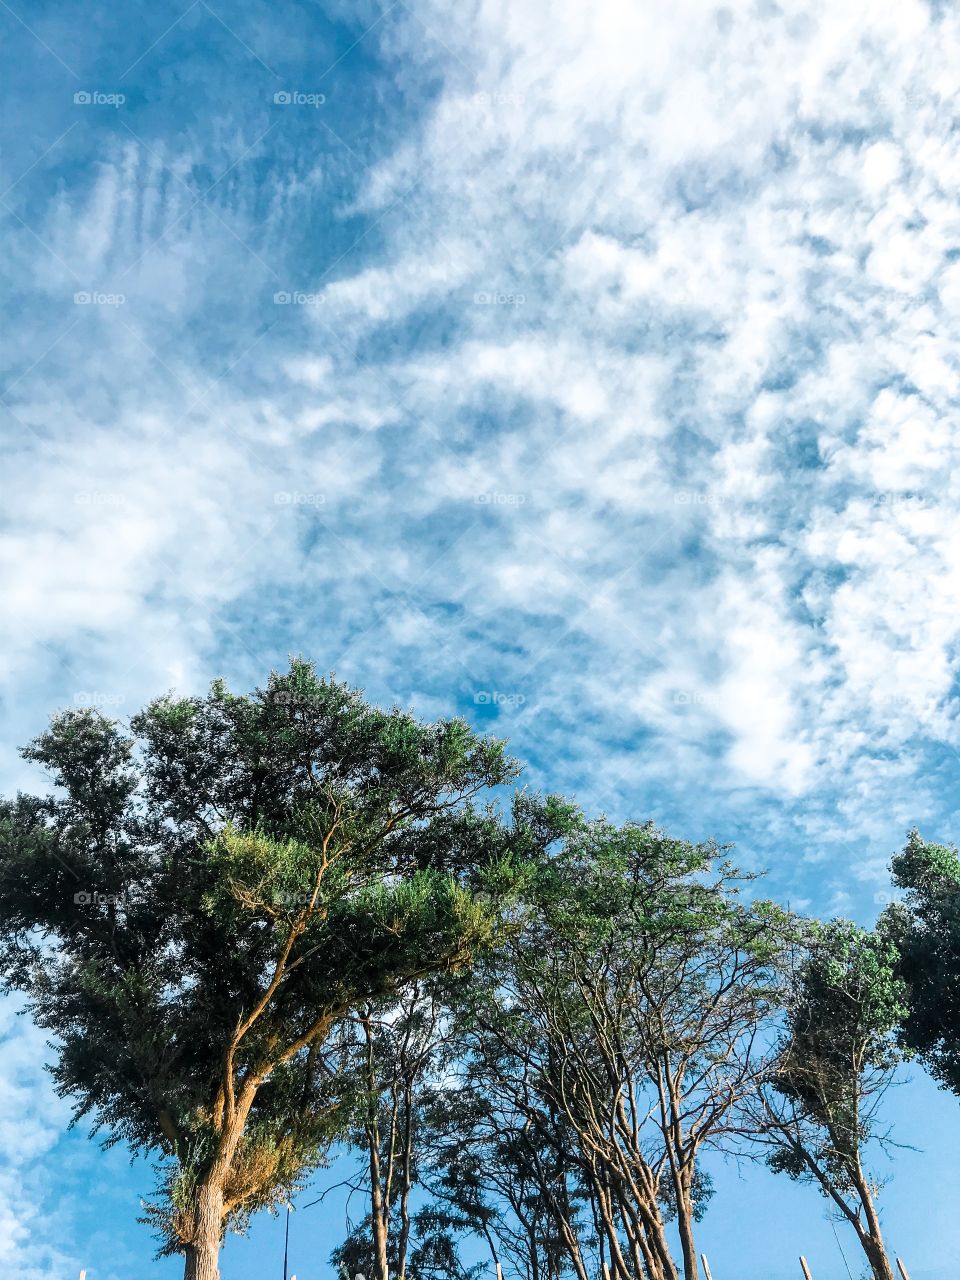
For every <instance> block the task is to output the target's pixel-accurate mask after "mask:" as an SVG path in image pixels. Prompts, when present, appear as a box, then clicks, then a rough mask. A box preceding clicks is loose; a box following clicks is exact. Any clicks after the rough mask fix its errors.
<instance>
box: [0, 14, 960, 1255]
mask: <svg viewBox="0 0 960 1280" xmlns="http://www.w3.org/2000/svg"><path fill="white" fill-rule="evenodd" d="M0 31H2V46H0V48H2V52H0V60H2V83H3V85H4V90H5V98H6V109H5V111H4V115H3V119H4V126H3V140H2V141H3V146H2V157H3V168H2V180H0V199H2V203H0V217H2V235H3V246H2V249H3V251H2V254H0V272H2V274H3V277H4V286H5V295H6V299H7V301H6V305H5V315H6V321H7V324H6V326H5V329H6V334H5V341H4V343H3V346H2V350H0V360H2V390H0V421H2V431H3V438H4V454H5V479H6V485H5V495H4V496H5V501H4V504H3V514H2V519H3V529H2V533H0V561H2V572H3V580H4V583H5V604H6V608H5V610H4V618H3V621H2V623H0V626H2V627H3V637H2V642H0V681H2V687H0V699H2V701H0V713H2V718H3V733H2V735H0V741H2V749H0V778H2V784H3V786H4V788H5V789H6V790H10V789H13V788H15V787H16V786H29V787H36V786H37V785H38V783H39V780H38V779H37V777H36V776H35V775H34V773H33V771H32V770H31V769H29V768H28V767H27V766H26V765H25V764H24V763H23V762H22V761H20V760H19V759H18V757H17V754H16V746H17V745H18V744H22V743H23V742H25V741H26V740H27V739H28V738H29V737H31V736H32V735H33V734H34V733H35V732H36V731H38V729H39V728H40V727H41V726H42V724H43V722H44V720H45V719H46V717H47V715H48V714H49V712H50V711H51V710H52V709H54V708H57V707H62V706H68V705H74V704H76V703H79V702H90V701H94V702H96V703H99V704H100V705H102V706H103V707H104V708H105V709H108V710H109V709H112V710H114V711H115V712H116V714H117V715H119V716H121V717H122V716H125V715H129V714H130V713H131V712H132V711H133V710H134V709H135V708H136V707H137V706H139V705H140V704H141V703H142V701H144V700H145V699H146V698H147V697H149V696H151V695H152V694H154V693H156V692H158V691H161V690H165V689H168V688H178V689H182V690H197V689H200V688H202V687H204V686H205V685H206V683H207V682H208V681H209V679H210V678H212V677H213V676H214V675H218V674H224V675H226V676H227V677H228V679H229V680H230V681H231V682H233V683H234V684H235V685H237V686H238V687H250V686H252V685H254V684H256V683H258V682H261V681H262V680H263V678H264V676H265V674H266V672H267V671H268V670H269V669H270V667H271V666H275V665H278V664H282V663H284V662H285V660H286V657H287V655H288V654H290V653H304V654H307V655H309V656H311V657H313V658H314V659H315V660H316V661H317V662H318V664H319V665H320V667H321V668H324V669H335V670H336V672H337V674H338V675H339V676H341V677H343V678H346V679H349V680H350V681H352V682H354V683H357V684H360V685H362V686H363V687H365V688H366V690H367V691H368V693H369V694H370V695H371V697H373V698H374V699H377V700H380V701H383V702H393V701H398V702H401V703H403V704H410V705H412V706H414V707H415V708H417V709H418V710H419V711H420V712H421V713H423V714H424V715H442V714H449V713H451V712H459V713H462V714H464V715H466V716H467V717H468V718H469V719H470V720H471V721H472V722H473V723H475V724H476V725H478V726H482V727H483V728H487V729H490V730H493V731H495V732H497V733H498V734H504V735H506V736H508V737H509V739H510V741H511V743H512V745H513V747H514V749H515V751H516V752H517V753H518V754H519V755H520V756H521V757H522V758H524V759H525V760H526V761H528V763H529V768H528V775H527V776H528V780H529V781H530V783H531V784H532V785H536V786H539V787H544V788H552V789H560V790H564V791H567V792H569V793H572V794H574V795H576V796H577V797H579V798H580V799H581V800H582V802H583V803H584V804H585V805H586V806H587V807H588V808H589V809H591V810H594V811H598V810H604V811H606V812H608V813H609V814H610V815H611V816H614V817H617V818H625V817H634V818H647V817H652V818H654V819H656V820H658V821H660V822H662V823H664V824H665V825H666V826H667V827H669V829H670V830H672V831H674V832H676V833H677V834H682V835H685V836H689V837H691V838H701V837H706V836H716V837H717V838H718V839H720V840H723V841H735V842H736V844H737V848H738V856H739V858H740V860H741V861H743V862H745V863H746V864H748V865H750V866H753V867H767V868H769V870H770V875H771V888H772V889H773V891H775V892H776V893H777V894H779V895H780V896H781V897H783V898H784V899H789V900H790V901H791V903H792V904H793V905H794V906H797V907H801V908H805V909H809V910H811V911H817V912H821V913H832V912H845V913H849V914H852V915H854V916H856V917H857V918H860V919H864V920H868V919H871V918H872V917H873V915H874V914H875V912H876V910H877V908H878V906H879V905H881V904H882V903H883V902H884V901H886V897H885V895H886V891H887V880H886V872H885V867H886V863H887V861H888V859H889V856H890V854H891V853H892V852H893V851H894V850H895V849H896V848H897V846H898V845H899V844H900V843H902V840H903V836H904V833H905V831H906V830H907V829H908V828H909V827H910V826H912V825H914V824H916V825H919V826H920V827H921V828H922V829H923V830H924V832H925V833H927V834H929V835H931V836H936V837H939V838H944V839H949V838H951V837H952V836H954V835H955V833H956V829H957V820H956V819H957V815H956V812H955V810H956V800H955V797H956V794H957V793H956V784H957V780H958V776H960V760H958V755H957V746H958V742H960V733H958V725H957V717H956V697H955V682H956V678H957V666H958V647H957V636H958V626H957V620H956V619H957V610H956V598H957V591H958V586H960V579H958V569H957V565H958V563H960V560H958V549H960V516H958V514H957V513H958V509H960V504H958V501H957V496H958V495H957V486H958V483H960V482H958V480H957V478H956V476H955V474H954V467H953V463H954V456H955V452H956V449H957V444H956V442H955V428H954V421H955V417H956V409H957V404H958V397H960V391H958V385H957V371H958V356H957V352H956V349H955V344H954V342H953V341H952V335H953V330H954V328H955V326H956V322H957V319H958V316H960V205H958V201H957V194H956V192H957V187H958V179H960V131H958V130H957V119H958V117H960V71H958V68H960V17H958V15H957V13H956V11H954V10H951V8H950V7H949V6H943V5H936V4H929V5H928V4H923V3H917V2H915V0H904V2H902V3H897V4H895V5H894V4H889V5H886V6H879V7H878V6H876V5H869V4H866V3H857V2H851V3H846V4H843V5H835V4H833V5H831V4H827V3H826V2H825V0H824V3H810V4H803V5H801V4H787V5H783V6H779V5H777V4H775V3H772V2H770V3H731V4H727V5H724V6H722V7H714V6H712V5H711V4H708V3H706V2H705V0H697V2H696V3H688V2H686V0H681V2H680V3H678V4H675V5H671V6H663V5H659V4H653V3H652V2H645V3H642V4H637V5H624V4H622V3H620V2H619V0H597V2H596V3H595V4H593V5H590V6H586V5H582V4H576V3H572V2H567V0H558V3H556V4H554V5H549V6H547V5H540V4H536V3H533V0H521V2H519V3H518V2H517V0H514V2H513V3H508V2H507V0H483V2H480V3H473V2H470V3H462V4H459V5H456V6H450V5H445V4H443V3H441V2H440V0H422V2H421V0H416V2H414V0H410V2H409V3H408V2H407V0H401V2H398V3H394V4H389V5H385V4H365V3H354V4H350V5H347V4H336V3H335V4H326V5H319V4H316V5H315V4H305V3H304V4H299V5H280V6H278V5H271V4H267V3H248V2H246V0H239V2H237V3H233V4H231V5H229V6H227V5H226V4H220V3H217V4H215V5H208V4H207V3H206V2H205V0H196V2H195V3H192V4H188V2H187V0H180V3H178V4H176V5H170V4H165V3H154V4H150V5H147V4H141V3H133V2H128V3H126V4H124V5H114V4H106V3H103V0H92V2H90V3H85V4H79V3H59V4H48V3H44V2H43V0H35V2H34V3H32V4H31V5H29V6H28V5H26V4H25V3H23V2H22V0H16V2H14V3H10V4H7V3H6V0H2V2H0ZM84 299H87V300H84ZM0 1035H2V1048H0V1137H2V1139H3V1141H2V1142H0V1150H2V1151H3V1152H4V1154H3V1156H0V1261H2V1262H3V1263H5V1264H6V1265H5V1270H6V1271H7V1272H8V1273H10V1274H13V1273H17V1274H19V1275H21V1276H22V1277H24V1278H25V1280H52V1278H53V1277H55V1276H56V1277H60V1276H70V1275H72V1274H74V1273H75V1271H76V1268H77V1267H78V1266H79V1265H86V1266H87V1267H88V1268H89V1269H90V1270H89V1272H88V1274H89V1276H90V1280H124V1278H129V1277H139V1276H144V1277H148V1276H157V1277H161V1276H164V1275H173V1274H176V1272H177V1268H176V1266H175V1265H172V1264H171V1265H168V1264H153V1263H149V1262H148V1261H146V1260H145V1256H146V1246H147V1245H148V1240H147V1237H146V1235H145V1233H144V1229H143V1228H139V1227H137V1226H136V1225H135V1223H134V1219H135V1216H136V1212H137V1199H136V1197H137V1195H138V1194H140V1193H143V1194H146V1193H147V1192H148V1191H149V1187H150V1175H149V1171H148V1170H146V1169H144V1168H142V1167H141V1166H139V1165H137V1166H134V1167H133V1168H132V1169H131V1168H130V1167H129V1166H128V1165H127V1163H126V1161H125V1159H124V1157H123V1156H122V1154H121V1153H120V1152H114V1153H112V1154H111V1155H109V1156H106V1157H104V1156H101V1155H99V1154H97V1152H96V1150H95V1148H93V1147H92V1146H91V1144H89V1143H87V1142H86V1140H85V1138H84V1137H83V1136H82V1135H79V1134H78V1135H75V1136H73V1137H68V1138H64V1137H63V1136H62V1135H61V1128H62V1121H63V1116H64V1107H63V1105H62V1104H60V1103H58V1102H56V1100H55V1099H52V1098H51V1097H50V1094H49V1089H48V1087H47V1083H46V1081H45V1079H44V1076H43V1072H42V1069H41V1063H42V1060H43V1057H44V1049H43V1045H42V1040H41V1038H40V1037H38V1036H37V1035H36V1034H35V1033H34V1032H32V1031H31V1029H30V1028H29V1026H28V1025H27V1024H26V1023H25V1022H24V1020H22V1019H19V1020H18V1019H16V1018H15V1017H14V1016H13V1009H12V1007H11V1006H9V1005H8V1006H4V1008H3V1011H2V1012H0ZM914 1075H915V1076H919V1073H918V1072H914ZM893 1112H894V1113H895V1115H896V1117H897V1120H898V1122H899V1127H898V1130H897V1135H898V1136H899V1137H901V1138H902V1140H903V1141H905V1142H914V1143H915V1144H916V1145H917V1146H920V1147H923V1148H924V1149H925V1151H924V1153H923V1154H920V1153H913V1154H911V1153H909V1152H908V1153H904V1155H903V1158H902V1160H899V1161H898V1162H897V1166H896V1175H895V1177H894V1179H893V1181H892V1182H891V1185H890V1187H889V1189H888V1191H887V1193H886V1200H887V1205H888V1209H887V1214H888V1221H889V1223H890V1225H891V1231H892V1233H893V1235H892V1238H893V1243H894V1245H895V1246H898V1247H900V1248H901V1249H902V1251H903V1253H904V1256H905V1258H906V1259H907V1261H908V1263H909V1264H910V1266H911V1274H912V1276H913V1280H941V1277H945V1276H946V1274H947V1271H946V1267H947V1259H948V1258H952V1257H953V1256H955V1251H956V1249H957V1247H958V1246H960V1234H958V1231H960V1228H958V1226H957V1223H956V1219H955V1215H954V1213H953V1205H954V1204H955V1203H956V1199H957V1192H958V1190H960V1186H958V1175H957V1173H956V1169H955V1158H954V1152H955V1150H956V1146H957V1142H958V1140H960V1105H958V1104H957V1103H956V1102H955V1101H954V1100H953V1099H951V1098H948V1097H945V1096H943V1095H942V1094H938V1093H937V1092H936V1091H935V1090H934V1089H933V1087H932V1086H930V1085H929V1084H928V1083H925V1082H923V1081H922V1080H919V1079H918V1080H917V1082H916V1083H915V1084H914V1085H913V1086H911V1087H910V1089H904V1090H902V1091H900V1092H899V1094H898V1095H897V1096H896V1098H895V1099H894V1101H893ZM105 1171H109V1172H105ZM721 1190H722V1195H718V1197H717V1200H716V1201H715V1207H714V1208H713V1209H712V1210H711V1213H710V1217H709V1219H708V1221H707V1223H706V1224H705V1226H704V1239H705V1245H706V1247H707V1249H708V1252H709V1253H710V1255H711V1261H712V1264H713V1270H714V1274H715V1276H716V1280H724V1276H725V1275H730V1274H733V1273H734V1269H736V1272H737V1273H738V1274H739V1275H740V1276H741V1277H742V1280H761V1277H763V1280H778V1277H779V1276H781V1275H783V1276H784V1277H786V1276H788V1275H793V1274H794V1270H795V1266H794V1262H795V1258H794V1255H795V1254H796V1253H797V1252H799V1251H800V1249H801V1248H803V1249H804V1251H805V1252H806V1253H807V1254H808V1256H810V1257H811V1259H812V1260H815V1261H817V1262H819V1270H818V1269H817V1267H816V1266H815V1272H814V1273H815V1275H816V1276H817V1280H822V1277H823V1276H827V1277H834V1276H836V1277H840V1276H842V1275H845V1274H846V1273H845V1271H843V1269H842V1266H841V1263H840V1260H839V1254H838V1252H837V1248H836V1244H835V1241H834V1236H833V1231H832V1228H831V1226H830V1224H829V1223H828V1222H826V1220H825V1219H824V1217H823V1215H822V1210H821V1205H820V1202H819V1201H818V1199H817V1197H816V1196H815V1195H814V1194H813V1193H812V1192H808V1191H802V1190H797V1189H795V1188H792V1187H791V1186H789V1185H784V1184H782V1183H781V1182H779V1181H776V1182H775V1181H773V1180H772V1179H769V1178H767V1177H766V1176H761V1175H758V1174H756V1173H755V1172H751V1171H749V1170H745V1171H744V1172H743V1181H739V1180H738V1179H737V1177H736V1175H735V1174H734V1173H732V1172H727V1173H723V1174H722V1175H721ZM758 1204H759V1205H761V1206H762V1221H763V1222H764V1226H765V1229H764V1231H762V1232H761V1233H759V1234H758V1235H756V1236H754V1237H751V1238H750V1239H749V1240H744V1238H743V1237H744V1232H743V1218H742V1217H741V1216H740V1215H741V1214H742V1213H743V1212H744V1209H745V1208H750V1209H751V1211H752V1210H753V1208H754V1207H755V1206H756V1205H758ZM927 1204H932V1205H933V1206H934V1209H935V1210H936V1213H935V1215H934V1219H933V1220H934V1221H938V1222H939V1223H941V1225H940V1226H938V1227H937V1228H936V1229H931V1228H930V1227H928V1226H924V1225H922V1214H923V1212H924V1211H925V1207H926V1205H927ZM309 1213H310V1214H311V1215H312V1217H309V1218H308V1214H307V1213H305V1214H304V1215H303V1218H302V1219H298V1220H297V1230H298V1231H301V1232H302V1233H303V1237H302V1238H303V1240H304V1246H303V1247H304V1249H306V1248H307V1247H308V1242H310V1243H309V1247H310V1248H312V1249H313V1250H314V1255H313V1258H314V1260H313V1261H312V1262H311V1263H310V1264H309V1265H307V1264H306V1263H301V1262H300V1261H297V1264H296V1269H297V1270H298V1274H299V1275H300V1277H301V1280H313V1277H314V1276H321V1275H326V1274H328V1272H327V1269H326V1268H325V1266H322V1265H321V1262H323V1261H324V1260H325V1257H326V1253H327V1251H328V1248H329V1245H330V1244H331V1243H332V1242H333V1241H334V1240H335V1239H336V1233H337V1230H338V1226H337V1223H336V1221H335V1220H334V1219H335V1217H336V1215H335V1213H334V1212H333V1211H332V1210H331V1211H329V1212H328V1211H323V1213H321V1211H320V1210H316V1209H315V1210H311V1211H309ZM938 1215H939V1216H938ZM301 1224H302V1225H301ZM281 1230H282V1227H281V1225H280V1224H278V1223H276V1222H271V1221H269V1220H268V1221H266V1222H265V1223H264V1224H260V1225H258V1226H257V1227H256V1229H255V1231H254V1234H253V1237H252V1238H251V1240H250V1241H248V1242H242V1243H239V1244H237V1245H236V1246H233V1245H231V1247H230V1249H229V1251H228V1254H227V1259H228V1265H229V1268H230V1269H229V1271H228V1272H227V1274H228V1276H230V1277H231V1278H232V1280H234V1278H235V1280H247V1277H251V1278H252V1277H253V1276H255V1275H256V1276H261V1275H263V1274H264V1270H263V1268H264V1266H265V1265H270V1266H272V1265H274V1263H273V1259H274V1254H275V1253H276V1256H277V1259H279V1250H278V1249H276V1248H275V1246H276V1239H277V1237H278V1233H279V1232H280V1231H281ZM4 1231H6V1241H5V1242H4V1240H3V1235H4ZM899 1241H902V1242H903V1243H902V1244H899V1245H898V1242H899ZM846 1247H847V1253H848V1257H849V1258H851V1260H853V1259H854V1257H855V1254H854V1252H853V1249H852V1242H847V1245H846ZM853 1265H854V1263H853V1261H851V1266H853ZM856 1265H857V1266H859V1264H858V1263H857V1264H856Z"/></svg>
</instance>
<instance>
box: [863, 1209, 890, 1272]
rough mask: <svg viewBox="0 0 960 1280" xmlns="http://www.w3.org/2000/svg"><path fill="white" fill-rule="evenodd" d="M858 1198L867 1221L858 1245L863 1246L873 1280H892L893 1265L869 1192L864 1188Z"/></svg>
mask: <svg viewBox="0 0 960 1280" xmlns="http://www.w3.org/2000/svg"><path fill="white" fill-rule="evenodd" d="M860 1198H861V1201H862V1203H863V1212H864V1217H865V1218H866V1220H867V1230H866V1231H864V1232H862V1233H861V1235H860V1243H861V1245H862V1246H863V1251H864V1253H865V1254H866V1255H867V1261H868V1262H869V1263H870V1269H871V1271H872V1272H873V1274H874V1277H875V1280H894V1276H893V1265H892V1264H891V1262H890V1258H889V1256H888V1255H887V1250H886V1246H885V1245H884V1243H883V1234H882V1232H881V1230H880V1219H879V1217H878V1216H877V1211H876V1209H875V1207H874V1204H873V1197H872V1196H871V1194H870V1192H869V1190H868V1189H866V1188H864V1190H863V1191H862V1192H861V1197H860Z"/></svg>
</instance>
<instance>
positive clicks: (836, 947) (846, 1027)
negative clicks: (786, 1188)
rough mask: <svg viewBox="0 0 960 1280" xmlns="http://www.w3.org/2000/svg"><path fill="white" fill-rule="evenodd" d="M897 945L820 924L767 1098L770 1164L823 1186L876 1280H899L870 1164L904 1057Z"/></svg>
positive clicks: (842, 924) (764, 1127) (763, 1123)
mask: <svg viewBox="0 0 960 1280" xmlns="http://www.w3.org/2000/svg"><path fill="white" fill-rule="evenodd" d="M898 963H899V961H898V955H897V950H896V947H895V946H894V944H893V943H892V942H891V940H890V939H889V938H886V937H884V936H882V935H881V934H878V933H871V932H869V931H867V930H865V929H861V928H860V927H859V926H857V925H855V924H853V923H852V922H851V921H849V920H835V921H832V922H831V923H830V924H827V925H813V926H812V927H811V930H810V934H809V938H808V941H807V949H806V953H805V955H803V957H802V959H801V962H800V964H799V966H798V968H797V970H796V973H795V975H794V979H793V983H792V991H791V994H790V1001H789V1008H788V1016H787V1020H786V1026H785V1028H784V1031H783V1036H782V1039H781V1042H780V1046H779V1051H778V1054H777V1057H776V1060H775V1063H774V1065H773V1068H772V1069H771V1071H770V1074H769V1076H768V1079H767V1082H766V1087H765V1089H764V1090H763V1092H762V1095H761V1096H762V1101H763V1106H764V1112H765V1114H764V1115H763V1116H762V1117H760V1118H759V1119H760V1125H759V1132H760V1134H761V1135H762V1137H761V1140H762V1141H763V1142H765V1143H767V1144H768V1145H769V1146H770V1147H771V1150H770V1153H769V1157H768V1160H769V1164H770V1165H771V1167H772V1168H773V1169H775V1170H777V1171H779V1172H782V1173H786V1174H789V1176H790V1177H791V1178H794V1179H797V1180H799V1181H804V1182H810V1183H812V1184H813V1185H815V1186H816V1187H817V1188H818V1189H819V1190H820V1191H821V1193H822V1194H823V1195H824V1196H825V1197H826V1198H827V1200H828V1201H829V1202H830V1204H831V1206H832V1207H833V1209H834V1210H835V1211H836V1212H837V1214H838V1215H839V1216H840V1218H841V1219H842V1220H843V1221H845V1222H848V1223H849V1224H850V1226H851V1227H852V1228H853V1230H854V1231H855V1232H856V1236H857V1239H858V1241H859V1242H860V1246H861V1248H862V1249H863V1252H864V1254H865V1255H866V1258H867V1261H868V1263H869V1265H870V1270H871V1273H872V1275H873V1277H874V1280H893V1267H892V1265H891V1261H890V1255H889V1252H888V1250H887V1247H886V1243H885V1241H884V1237H883V1231H882V1227H881V1222H880V1213H879V1209H878V1206H877V1196H878V1193H879V1191H880V1189H881V1186H882V1182H881V1180H880V1178H879V1177H878V1176H877V1175H876V1174H875V1173H872V1172H871V1171H870V1169H869V1167H868V1161H869V1156H870V1151H871V1147H872V1146H876V1145H880V1146H883V1145H885V1144H886V1143H887V1141H888V1134H887V1132H886V1130H885V1128H884V1126H883V1122H882V1112H881V1107H882V1102H883V1097H884V1094H885V1093H886V1091H887V1089H888V1088H889V1086H890V1084H891V1082H892V1080H893V1077H894V1073H895V1071H896V1069H897V1067H898V1065H899V1064H900V1063H901V1062H902V1061H903V1053H902V1052H901V1050H900V1048H899V1046H898V1044H897V1029H898V1027H899V1025H900V1023H901V1021H902V1019H903V1018H904V1016H905V1015H906V1012H907V1006H906V1002H905V996H906V987H905V985H904V983H903V982H902V980H901V979H900V978H899V977H898V973H897V970H898Z"/></svg>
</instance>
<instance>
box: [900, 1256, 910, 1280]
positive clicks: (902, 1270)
mask: <svg viewBox="0 0 960 1280" xmlns="http://www.w3.org/2000/svg"><path fill="white" fill-rule="evenodd" d="M897 1266H898V1267H899V1268H900V1274H901V1275H902V1276H903V1280H910V1277H909V1275H907V1268H906V1267H905V1266H904V1265H903V1263H902V1262H901V1261H900V1259H899V1258H898V1259H897Z"/></svg>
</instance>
